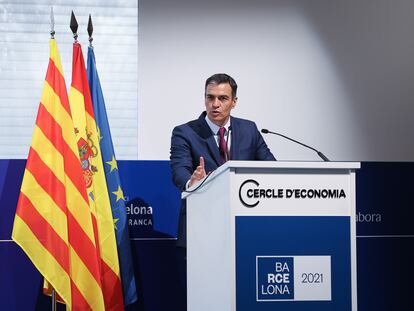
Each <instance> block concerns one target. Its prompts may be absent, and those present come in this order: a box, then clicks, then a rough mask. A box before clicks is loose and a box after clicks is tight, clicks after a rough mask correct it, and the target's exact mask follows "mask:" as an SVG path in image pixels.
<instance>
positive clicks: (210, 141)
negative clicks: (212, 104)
mask: <svg viewBox="0 0 414 311" xmlns="http://www.w3.org/2000/svg"><path fill="white" fill-rule="evenodd" d="M205 116H206V114H205V112H203V113H202V114H201V115H200V117H199V118H198V120H197V132H198V134H199V135H200V137H201V138H203V139H204V140H205V142H206V144H207V147H208V151H209V153H210V155H211V157H212V158H213V159H214V161H215V162H216V164H217V166H220V165H221V164H220V151H219V149H218V147H217V143H216V140H215V139H214V134H213V133H212V132H211V129H210V127H209V126H208V124H207V122H206V120H205Z"/></svg>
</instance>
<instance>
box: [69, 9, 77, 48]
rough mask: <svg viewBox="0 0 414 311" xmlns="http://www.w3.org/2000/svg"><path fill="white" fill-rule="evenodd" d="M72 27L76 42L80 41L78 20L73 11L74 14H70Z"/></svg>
mask: <svg viewBox="0 0 414 311" xmlns="http://www.w3.org/2000/svg"><path fill="white" fill-rule="evenodd" d="M70 29H71V30H72V33H73V39H75V42H78V33H77V31H78V22H77V21H76V17H75V14H74V13H73V11H72V15H71V16H70Z"/></svg>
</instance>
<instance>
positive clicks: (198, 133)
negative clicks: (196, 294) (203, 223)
mask: <svg viewBox="0 0 414 311" xmlns="http://www.w3.org/2000/svg"><path fill="white" fill-rule="evenodd" d="M236 103H237V84H236V82H235V81H234V79H233V78H232V77H230V76H229V75H227V74H224V73H223V74H215V75H213V76H211V77H210V78H208V79H207V81H206V84H205V108H206V110H205V111H204V112H203V113H202V114H201V115H200V117H199V118H198V119H196V120H193V121H190V122H188V123H185V124H182V125H179V126H177V127H175V128H174V130H173V132H172V138H171V156H170V166H171V170H172V175H173V181H174V184H175V185H176V186H177V187H178V188H180V190H181V191H184V190H186V189H188V188H189V187H191V186H193V185H194V184H196V183H197V182H199V181H200V180H202V179H203V178H204V177H206V172H211V171H214V170H215V169H216V168H217V167H219V166H220V165H222V164H223V163H224V162H226V161H227V160H258V161H260V160H266V161H272V160H273V161H274V160H276V159H275V157H274V156H273V154H272V153H271V152H270V150H269V148H268V147H267V145H266V143H265V141H264V140H263V137H262V135H261V134H260V132H259V131H258V129H257V126H256V124H255V123H254V122H252V121H249V120H244V119H240V118H235V117H233V116H230V113H231V110H232V109H233V108H234V107H235V106H236ZM177 246H178V248H177V258H178V262H179V263H178V264H179V270H181V271H180V272H179V273H180V275H181V277H182V279H181V280H180V281H181V283H182V284H181V286H182V287H183V288H182V294H183V295H184V296H185V292H186V281H185V275H186V259H185V257H186V249H185V247H186V204H185V201H183V204H182V208H181V212H180V220H179V228H178V240H177ZM184 299H185V297H184Z"/></svg>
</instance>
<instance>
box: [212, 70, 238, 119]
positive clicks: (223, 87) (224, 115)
mask: <svg viewBox="0 0 414 311" xmlns="http://www.w3.org/2000/svg"><path fill="white" fill-rule="evenodd" d="M236 95H237V84H236V81H234V79H233V78H232V77H230V76H229V75H227V74H225V73H217V74H215V75H212V76H211V77H210V78H208V79H207V80H206V85H205V94H204V96H205V105H206V111H207V116H208V118H209V119H210V121H211V122H213V123H215V124H216V125H218V126H224V125H225V124H226V123H227V121H228V119H229V118H230V112H231V110H232V109H233V108H234V107H235V106H236V102H237V96H236Z"/></svg>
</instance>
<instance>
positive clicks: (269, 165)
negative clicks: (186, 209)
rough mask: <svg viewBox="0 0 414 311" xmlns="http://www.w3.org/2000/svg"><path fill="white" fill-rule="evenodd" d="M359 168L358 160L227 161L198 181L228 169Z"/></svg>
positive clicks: (213, 177)
mask: <svg viewBox="0 0 414 311" xmlns="http://www.w3.org/2000/svg"><path fill="white" fill-rule="evenodd" d="M359 168H361V163H360V162H321V161H319V162H292V161H228V162H226V163H224V164H223V165H222V166H220V167H218V168H217V169H216V170H215V171H214V172H213V173H212V175H213V176H208V177H207V178H206V179H208V180H206V182H205V183H204V182H203V181H201V182H200V183H204V184H208V183H209V182H211V181H212V180H213V179H215V178H216V177H217V176H218V175H220V174H222V173H223V172H225V171H227V170H230V171H236V172H237V171H238V170H240V171H246V170H258V171H261V170H270V171H274V170H278V169H281V170H301V171H304V170H305V171H306V170H318V171H324V170H326V171H329V170H348V171H354V170H356V169H359ZM200 183H197V184H195V185H194V186H193V187H191V188H190V189H188V190H189V192H192V191H193V190H196V189H197V188H198V187H199V186H200ZM190 194H191V193H188V192H183V193H182V198H185V197H187V196H188V195H190Z"/></svg>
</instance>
